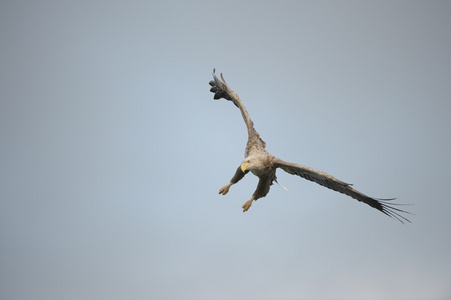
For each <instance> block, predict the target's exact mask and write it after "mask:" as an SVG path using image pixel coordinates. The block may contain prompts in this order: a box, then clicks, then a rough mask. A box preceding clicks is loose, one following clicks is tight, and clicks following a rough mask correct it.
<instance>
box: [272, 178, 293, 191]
mask: <svg viewBox="0 0 451 300" xmlns="http://www.w3.org/2000/svg"><path fill="white" fill-rule="evenodd" d="M274 181H275V182H276V183H277V184H278V185H279V186H280V187H281V188H283V189H284V190H285V191H287V192H289V190H288V189H287V188H286V187H284V186H283V185H281V184H280V183H279V182H278V181H277V179H275V180H274Z"/></svg>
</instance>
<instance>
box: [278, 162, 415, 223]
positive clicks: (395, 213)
mask: <svg viewBox="0 0 451 300" xmlns="http://www.w3.org/2000/svg"><path fill="white" fill-rule="evenodd" d="M275 165H276V166H277V167H278V168H281V169H282V170H284V171H285V172H287V173H289V174H292V175H298V176H301V177H302V178H304V179H307V180H310V181H313V182H316V183H318V184H320V185H322V186H325V187H327V188H329V189H331V190H334V191H337V192H340V193H343V194H345V195H348V196H350V197H352V198H354V199H356V200H358V201H360V202H363V203H366V204H368V205H369V206H371V207H374V208H375V209H377V210H379V211H381V212H383V213H384V214H386V215H387V216H390V217H392V218H395V219H397V220H398V221H400V222H401V223H404V222H403V221H407V222H409V223H410V221H409V220H408V219H407V218H405V217H403V216H402V215H400V213H408V212H406V211H403V210H400V209H398V208H395V207H393V206H391V205H396V204H393V203H391V205H389V204H388V203H389V201H392V200H394V199H375V198H371V197H368V196H367V195H364V194H362V193H361V192H359V191H357V190H355V189H353V188H352V187H351V184H349V183H346V182H343V181H341V180H338V179H336V178H335V177H333V176H331V175H329V174H327V173H325V172H322V171H319V170H315V169H313V168H310V167H307V166H303V165H299V164H293V163H288V162H285V161H282V160H280V159H277V161H276V163H275Z"/></svg>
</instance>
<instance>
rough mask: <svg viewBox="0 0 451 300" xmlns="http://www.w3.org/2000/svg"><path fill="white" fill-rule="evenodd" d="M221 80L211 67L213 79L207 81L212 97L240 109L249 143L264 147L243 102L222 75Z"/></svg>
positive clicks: (264, 144)
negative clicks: (224, 100)
mask: <svg viewBox="0 0 451 300" xmlns="http://www.w3.org/2000/svg"><path fill="white" fill-rule="evenodd" d="M221 79H222V81H221V80H220V79H219V78H218V77H216V74H215V69H213V80H211V81H210V82H209V84H210V85H211V89H210V92H212V93H214V94H215V95H214V97H213V99H215V100H218V99H221V98H224V99H226V100H229V101H232V102H233V104H235V106H236V107H238V108H239V109H240V111H241V115H242V116H243V120H244V123H246V127H247V132H248V136H249V141H251V143H257V144H259V145H260V146H262V147H263V148H265V147H266V143H265V142H264V141H263V140H262V139H261V138H260V135H259V134H258V132H257V131H256V130H255V129H254V122H252V120H251V117H250V116H249V113H248V112H247V110H246V108H245V107H244V104H243V102H241V99H240V97H238V95H237V93H235V92H234V91H233V90H232V89H231V88H230V87H229V86H228V85H227V83H226V81H225V80H224V77H222V74H221Z"/></svg>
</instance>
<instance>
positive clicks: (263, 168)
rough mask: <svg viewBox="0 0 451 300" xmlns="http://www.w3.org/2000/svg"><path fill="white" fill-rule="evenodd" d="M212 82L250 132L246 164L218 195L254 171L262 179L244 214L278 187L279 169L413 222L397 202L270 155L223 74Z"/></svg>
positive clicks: (218, 93) (217, 94)
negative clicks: (356, 188) (234, 108)
mask: <svg viewBox="0 0 451 300" xmlns="http://www.w3.org/2000/svg"><path fill="white" fill-rule="evenodd" d="M213 79H214V80H212V81H210V85H211V86H212V87H211V89H210V91H211V92H212V93H214V99H215V100H218V99H221V98H224V99H227V100H229V101H232V102H233V103H234V104H235V105H236V106H237V107H238V108H239V109H240V111H241V115H242V116H243V119H244V122H245V123H246V127H247V132H248V141H247V145H246V151H245V155H244V156H245V158H244V161H243V162H242V164H241V165H240V167H238V169H237V170H236V172H235V175H234V176H233V178H232V179H231V180H230V183H229V184H227V185H225V186H224V187H222V188H221V189H220V190H219V194H223V195H225V194H227V193H228V191H229V189H230V187H231V186H232V185H233V184H235V183H237V182H238V181H240V180H241V179H242V178H243V177H244V175H246V174H247V173H248V172H249V171H251V172H252V173H253V174H254V175H255V176H257V177H258V178H259V181H258V185H257V189H256V190H255V192H254V194H253V195H252V198H251V199H250V200H248V201H246V203H244V205H243V206H242V208H243V212H245V211H247V210H248V209H249V208H250V207H251V205H252V202H253V201H255V200H257V199H259V198H262V197H265V196H266V195H267V194H268V192H269V189H270V187H271V185H272V184H273V182H276V183H278V182H277V177H276V169H277V168H280V169H282V170H284V171H285V172H287V173H289V174H292V175H298V176H300V177H302V178H304V179H307V180H310V181H313V182H316V183H318V184H320V185H322V186H325V187H327V188H329V189H332V190H334V191H337V192H340V193H343V194H345V195H348V196H350V197H352V198H354V199H356V200H358V201H360V202H363V203H366V204H368V205H370V206H371V207H374V208H375V209H377V210H379V211H381V212H383V213H384V214H386V215H387V216H390V217H393V218H395V219H397V220H399V221H400V222H403V221H407V222H410V221H409V220H408V219H407V218H405V217H404V216H402V215H401V214H400V213H407V212H406V211H403V210H400V209H398V208H395V207H393V206H390V205H388V203H389V201H392V200H394V199H375V198H371V197H368V196H366V195H364V194H362V193H361V192H359V191H357V190H355V189H353V188H352V187H351V184H349V183H346V182H343V181H340V180H338V179H336V178H335V177H333V176H331V175H329V174H327V173H325V172H322V171H319V170H315V169H312V168H310V167H307V166H303V165H299V164H294V163H288V162H285V161H283V160H281V159H278V158H277V157H275V156H272V155H271V154H269V153H268V152H267V151H266V150H265V147H266V143H265V142H264V141H263V140H262V139H261V138H260V135H259V134H258V132H257V131H256V130H255V129H254V123H253V122H252V120H251V118H250V116H249V114H248V112H247V111H246V108H245V107H244V105H243V103H242V102H241V99H240V98H239V97H238V95H237V94H236V93H235V92H234V91H233V90H232V89H230V88H229V86H228V85H227V83H226V82H225V80H224V78H223V77H222V74H221V79H222V81H221V80H220V79H218V78H217V77H216V75H215V70H214V69H213ZM392 205H396V204H392Z"/></svg>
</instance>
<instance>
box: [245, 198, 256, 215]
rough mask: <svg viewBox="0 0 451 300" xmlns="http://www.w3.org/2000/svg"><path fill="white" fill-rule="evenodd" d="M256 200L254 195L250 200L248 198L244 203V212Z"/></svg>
mask: <svg viewBox="0 0 451 300" xmlns="http://www.w3.org/2000/svg"><path fill="white" fill-rule="evenodd" d="M253 201H254V197H252V198H251V199H250V200H247V201H246V203H244V204H243V206H242V208H243V212H245V211H248V209H249V208H250V207H251V205H252V202H253Z"/></svg>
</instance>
